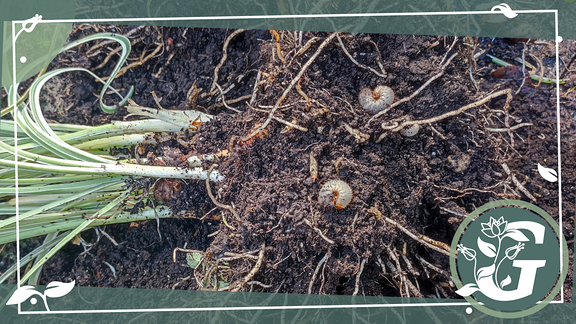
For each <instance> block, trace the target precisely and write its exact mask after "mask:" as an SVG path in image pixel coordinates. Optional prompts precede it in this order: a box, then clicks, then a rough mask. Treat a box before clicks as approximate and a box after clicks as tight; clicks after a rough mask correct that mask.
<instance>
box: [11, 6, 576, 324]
mask: <svg viewBox="0 0 576 324" xmlns="http://www.w3.org/2000/svg"><path fill="white" fill-rule="evenodd" d="M501 2H502V1H493V2H488V1H482V2H478V1H476V2H473V1H469V0H468V1H467V0H437V1H425V2H422V1H416V0H404V1H378V0H341V1H339V0H335V1H332V0H324V1H307V0H301V1H298V0H292V1H287V0H272V1H269V0H212V1H206V0H202V1H196V0H194V1H185V0H165V1H154V0H130V1H114V0H108V1H107V0H93V1H90V0H78V1H74V0H56V1H54V0H53V1H41V0H2V2H1V3H0V20H2V21H8V20H17V19H18V20H20V19H22V20H24V19H28V18H31V17H33V16H34V15H35V14H41V15H42V16H43V19H44V20H47V19H101V18H135V17H138V18H141V17H178V16H181V17H190V16H196V17H200V16H203V17H211V16H231V15H234V16H243V15H246V16H248V15H293V14H342V13H345V14H348V13H366V12H372V13H376V12H382V13H384V12H395V13H399V12H405V13H410V12H448V11H449V12H454V11H469V10H474V11H477V10H490V8H491V7H492V6H494V5H498V4H500V3H501ZM506 3H507V4H509V5H510V6H511V7H512V8H513V9H525V10H542V9H558V10H559V32H558V33H559V35H560V36H562V37H563V38H564V39H576V22H574V17H576V2H575V1H573V0H567V1H566V0H560V1H506ZM200 8H202V9H200ZM127 24H131V25H138V24H148V25H168V26H190V27H218V28H258V29H277V30H282V29H292V30H317V31H320V30H321V31H347V32H370V33H397V34H435V35H461V36H462V35H471V36H488V37H523V38H549V39H550V38H554V15H553V14H529V15H528V14H525V15H521V16H519V17H518V18H515V19H512V20H510V19H505V18H504V17H503V16H500V15H499V16H494V15H490V16H482V15H466V16H464V15H453V16H446V15H441V16H424V17H414V16H405V17H378V18H376V17H363V18H322V19H306V18H299V19H288V18H283V19H266V18H259V19H246V20H213V19H212V20H199V21H178V22H175V21H168V20H164V21H154V22H151V21H147V20H146V19H144V20H142V21H138V22H131V23H127ZM54 31H56V29H54ZM6 33H7V30H6V29H5V28H4V27H3V25H2V24H0V35H4V34H6ZM63 35H66V33H63ZM56 38H58V37H55V38H53V39H52V41H50V42H46V45H45V46H48V47H53V48H54V51H55V52H57V48H58V47H57V46H55V44H58V42H59V41H58V39H56ZM4 41H5V43H4V44H6V41H8V44H9V41H10V39H9V38H8V39H6V38H4ZM28 42H30V43H29V44H28V45H38V43H37V42H36V41H34V40H33V39H31V40H29V41H28ZM4 44H0V45H1V46H2V51H0V53H4V51H5V50H7V47H5V46H4ZM19 46H20V45H19ZM32 47H33V51H48V52H50V50H49V49H39V47H38V46H36V47H34V46H32ZM18 48H20V47H18ZM50 53H51V52H50ZM18 55H29V54H28V53H22V54H20V53H19V54H18ZM8 56H11V55H8ZM17 57H19V56H17ZM8 59H11V58H10V57H7V55H4V54H3V57H2V62H3V64H2V65H3V69H4V66H11V61H9V60H8ZM42 59H46V58H39V59H35V60H36V61H42ZM28 63H31V62H30V61H29V62H28ZM28 63H27V64H28ZM6 64H8V65H6ZM28 65H31V64H28ZM39 65H40V66H41V65H42V64H39ZM18 71H19V70H18ZM30 73H33V71H30ZM5 74H6V73H5V71H3V72H2V75H3V76H4V75H5ZM22 77H24V75H23V76H22ZM5 82H6V81H3V85H6V83H5ZM13 289H14V286H13V285H0V300H2V302H1V303H0V307H2V309H0V321H1V322H2V323H24V322H32V323H52V322H54V323H63V322H64V323H67V322H70V323H123V324H125V323H157V322H167V323H208V322H212V323H238V322H248V323H331V324H333V323H550V324H555V323H570V324H572V323H574V314H576V305H574V304H561V305H559V304H550V305H548V306H546V307H545V308H544V309H543V310H541V311H539V312H537V313H536V314H533V315H531V316H529V317H526V318H521V319H515V320H500V319H495V318H493V317H491V316H488V315H485V314H482V313H480V312H478V311H476V310H474V311H473V313H472V314H471V315H467V314H466V312H465V310H466V308H467V306H434V307H429V306H417V304H418V303H423V302H426V303H438V302H463V300H438V299H433V300H427V299H414V298H412V299H410V300H406V299H401V298H379V297H358V296H355V297H352V296H307V295H288V294H260V293H222V292H220V293H213V292H198V291H170V290H141V289H111V288H89V287H81V288H75V289H74V290H73V291H72V292H71V293H70V294H68V295H67V296H64V297H62V298H57V299H53V300H49V301H48V303H49V305H50V307H51V309H52V310H53V311H54V310H79V311H80V312H81V313H79V314H50V315H17V314H16V307H15V306H4V304H5V302H6V301H7V298H9V297H10V296H11V294H12V291H13ZM38 290H39V291H43V290H44V287H38ZM398 303H409V305H410V307H394V308H387V307H377V308H368V307H359V308H350V307H341V306H338V305H354V304H398ZM25 304H26V305H23V309H37V310H41V309H43V308H42V306H41V305H39V304H41V303H39V304H37V305H36V306H35V307H36V308H31V305H30V303H28V302H25ZM264 305H268V306H282V305H288V306H292V307H293V306H303V305H334V306H336V308H330V309H317V308H309V309H308V308H301V309H289V310H280V309H277V310H237V311H196V312H191V311H185V312H152V313H142V312H133V313H98V312H96V313H85V312H84V313H82V311H83V310H84V311H86V310H90V309H93V310H104V309H162V308H164V309H165V308H191V307H220V306H222V307H254V306H264ZM3 306H4V307H3ZM412 306H416V307H412Z"/></svg>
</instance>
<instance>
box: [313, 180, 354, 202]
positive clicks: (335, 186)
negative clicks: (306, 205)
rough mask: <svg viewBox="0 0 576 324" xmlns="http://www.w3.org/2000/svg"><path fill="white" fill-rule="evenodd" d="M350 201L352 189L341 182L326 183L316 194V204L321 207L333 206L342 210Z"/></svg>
mask: <svg viewBox="0 0 576 324" xmlns="http://www.w3.org/2000/svg"><path fill="white" fill-rule="evenodd" d="M351 200H352V189H351V188H350V186H349V185H348V184H347V183H346V182H344V181H342V180H330V181H328V182H326V183H325V184H324V185H323V186H322V188H320V193H319V194H318V203H320V205H323V206H334V207H336V208H337V209H344V208H346V206H348V204H349V203H350V201H351Z"/></svg>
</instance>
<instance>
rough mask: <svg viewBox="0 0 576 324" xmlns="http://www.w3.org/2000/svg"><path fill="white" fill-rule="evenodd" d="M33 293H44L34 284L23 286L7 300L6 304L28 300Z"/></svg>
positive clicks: (15, 303) (16, 303)
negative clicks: (36, 288)
mask: <svg viewBox="0 0 576 324" xmlns="http://www.w3.org/2000/svg"><path fill="white" fill-rule="evenodd" d="M32 295H42V294H40V293H39V292H38V291H36V290H35V289H34V287H33V286H22V287H20V288H18V290H16V291H15V292H14V294H13V295H12V297H10V299H9V300H8V301H7V302H6V305H18V304H20V303H22V302H24V301H26V300H27V299H28V298H30V296H32Z"/></svg>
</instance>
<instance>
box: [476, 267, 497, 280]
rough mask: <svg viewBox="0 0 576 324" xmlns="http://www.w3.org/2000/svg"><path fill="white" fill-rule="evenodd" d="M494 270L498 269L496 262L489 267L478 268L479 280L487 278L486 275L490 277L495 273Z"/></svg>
mask: <svg viewBox="0 0 576 324" xmlns="http://www.w3.org/2000/svg"><path fill="white" fill-rule="evenodd" d="M494 270H496V265H495V264H492V265H491V266H489V267H484V268H480V269H478V280H480V279H482V278H485V277H490V276H491V275H492V274H493V273H494Z"/></svg>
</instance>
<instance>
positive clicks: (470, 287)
mask: <svg viewBox="0 0 576 324" xmlns="http://www.w3.org/2000/svg"><path fill="white" fill-rule="evenodd" d="M478 290H480V288H478V286H476V284H473V283H469V284H467V285H465V286H464V287H462V288H460V289H458V290H456V293H457V294H458V295H460V296H462V297H466V296H470V295H472V294H473V293H475V292H477V291H478Z"/></svg>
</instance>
